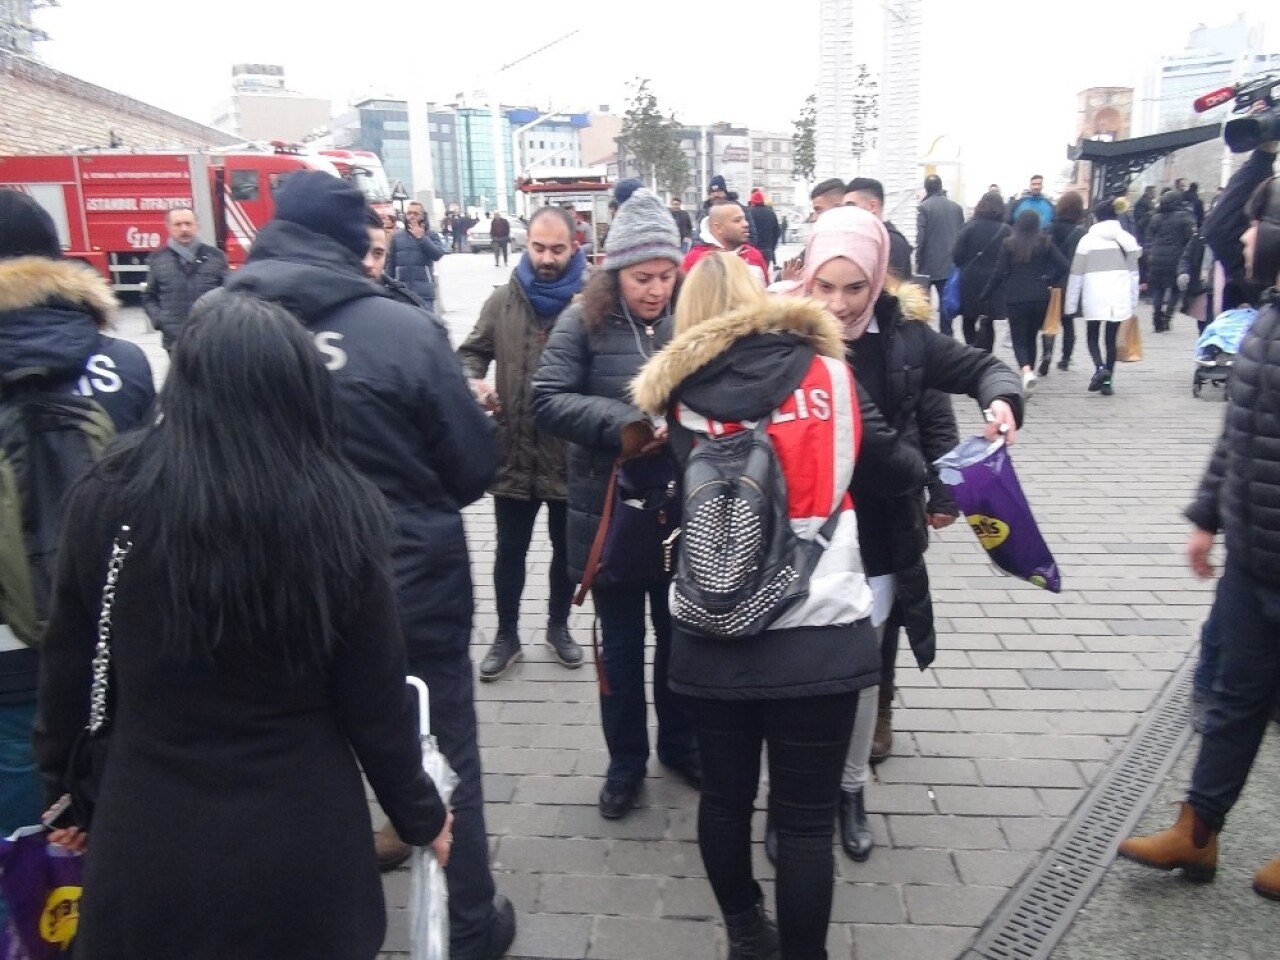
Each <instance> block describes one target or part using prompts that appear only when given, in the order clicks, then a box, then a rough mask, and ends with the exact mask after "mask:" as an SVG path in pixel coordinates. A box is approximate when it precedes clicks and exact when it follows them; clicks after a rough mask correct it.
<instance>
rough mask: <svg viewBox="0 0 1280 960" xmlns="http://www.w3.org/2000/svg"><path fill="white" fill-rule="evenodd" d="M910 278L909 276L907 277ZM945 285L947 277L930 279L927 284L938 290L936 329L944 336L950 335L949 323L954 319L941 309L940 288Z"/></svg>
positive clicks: (951, 334)
mask: <svg viewBox="0 0 1280 960" xmlns="http://www.w3.org/2000/svg"><path fill="white" fill-rule="evenodd" d="M907 279H910V278H907ZM946 285H947V278H946V277H943V278H942V279H941V280H930V281H929V286H931V287H933V289H934V290H936V291H938V331H939V332H940V333H942V334H943V335H944V336H947V337H950V336H953V335H954V334H953V333H952V328H951V324H952V323H953V322H954V321H955V317H948V316H947V314H946V311H944V310H943V309H942V290H943V288H944V287H946Z"/></svg>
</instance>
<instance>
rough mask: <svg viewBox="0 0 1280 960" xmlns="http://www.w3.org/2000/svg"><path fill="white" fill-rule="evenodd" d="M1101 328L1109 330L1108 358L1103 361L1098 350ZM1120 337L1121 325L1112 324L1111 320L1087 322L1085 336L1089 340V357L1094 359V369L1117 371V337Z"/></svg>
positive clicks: (1107, 335)
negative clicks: (1102, 368)
mask: <svg viewBox="0 0 1280 960" xmlns="http://www.w3.org/2000/svg"><path fill="white" fill-rule="evenodd" d="M1099 327H1106V328H1107V333H1106V337H1107V356H1106V360H1105V362H1104V361H1103V357H1102V352H1101V351H1100V350H1099V349H1098V334H1099V332H1100V331H1099V329H1098V328H1099ZM1119 335H1120V324H1119V323H1112V322H1111V321H1109V320H1089V321H1086V322H1085V336H1086V337H1087V338H1088V340H1089V356H1090V357H1092V358H1093V366H1094V368H1095V369H1096V368H1098V367H1106V368H1107V369H1108V370H1111V371H1113V372H1114V371H1115V369H1116V337H1118V336H1119Z"/></svg>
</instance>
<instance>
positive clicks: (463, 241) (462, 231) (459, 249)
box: [453, 213, 475, 253]
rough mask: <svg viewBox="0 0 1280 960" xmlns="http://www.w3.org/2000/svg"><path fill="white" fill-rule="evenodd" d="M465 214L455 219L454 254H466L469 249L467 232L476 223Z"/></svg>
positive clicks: (460, 214) (455, 216)
mask: <svg viewBox="0 0 1280 960" xmlns="http://www.w3.org/2000/svg"><path fill="white" fill-rule="evenodd" d="M474 222H475V221H473V220H472V219H471V218H470V217H468V216H467V215H466V214H465V213H458V214H455V215H454V218H453V252H454V253H465V252H466V249H467V231H468V230H470V229H471V225H472V223H474Z"/></svg>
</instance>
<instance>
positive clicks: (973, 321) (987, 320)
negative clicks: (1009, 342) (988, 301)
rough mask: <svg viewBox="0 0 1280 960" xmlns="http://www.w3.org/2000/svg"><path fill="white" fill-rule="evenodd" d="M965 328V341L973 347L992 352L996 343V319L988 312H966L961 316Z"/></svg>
mask: <svg viewBox="0 0 1280 960" xmlns="http://www.w3.org/2000/svg"><path fill="white" fill-rule="evenodd" d="M960 322H961V326H962V328H963V330H964V342H965V343H967V344H968V345H969V346H971V347H977V348H978V349H979V350H985V351H987V353H990V352H991V350H992V348H993V347H995V345H996V330H995V321H994V320H993V319H992V318H991V317H988V316H987V315H986V314H980V313H975V314H974V315H973V316H970V315H969V314H967V313H966V314H964V315H963V316H962V317H961V318H960Z"/></svg>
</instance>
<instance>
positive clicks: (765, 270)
mask: <svg viewBox="0 0 1280 960" xmlns="http://www.w3.org/2000/svg"><path fill="white" fill-rule="evenodd" d="M727 252H728V251H726V250H725V249H724V248H723V247H713V246H711V245H710V244H709V243H695V244H694V245H693V247H692V248H691V249H690V250H689V252H688V253H686V254H685V256H684V263H683V264H681V266H680V269H682V270H683V271H684V272H685V273H688V272H689V271H690V270H692V269H693V266H694V264H696V263H697V262H698V261H699V260H701V259H702V258H703V257H705V256H707V255H708V254H711V253H727ZM733 252H734V253H736V254H737V255H738V256H740V257H741V258H742V259H743V260H745V261H746V262H747V264H748V265H749V266H752V267H755V268H756V269H757V270H759V271H760V276H761V277H763V278H764V284H765V286H766V287H767V286H768V285H769V283H770V280H769V266H768V264H766V263H765V262H764V254H762V253H761V252H760V251H759V250H757V249H756V248H755V247H753V246H752V245H751V244H749V243H744V244H743V245H742V246H740V247H739V248H738V249H737V250H735V251H733Z"/></svg>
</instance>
